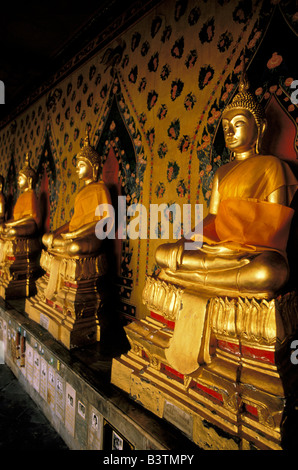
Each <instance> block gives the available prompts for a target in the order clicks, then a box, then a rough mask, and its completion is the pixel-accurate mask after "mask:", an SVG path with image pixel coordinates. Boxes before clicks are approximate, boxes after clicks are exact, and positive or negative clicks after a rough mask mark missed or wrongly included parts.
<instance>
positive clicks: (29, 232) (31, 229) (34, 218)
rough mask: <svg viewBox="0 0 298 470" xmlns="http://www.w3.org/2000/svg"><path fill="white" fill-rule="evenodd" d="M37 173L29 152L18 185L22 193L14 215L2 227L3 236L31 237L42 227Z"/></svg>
mask: <svg viewBox="0 0 298 470" xmlns="http://www.w3.org/2000/svg"><path fill="white" fill-rule="evenodd" d="M35 183H36V174H35V171H34V170H33V168H31V166H30V160H29V154H28V153H27V154H26V157H25V165H24V167H23V168H22V169H21V170H20V172H19V177H18V187H19V190H20V195H19V197H18V199H17V201H16V204H15V206H14V209H13V217H12V219H10V220H8V221H7V222H6V223H4V224H3V225H2V227H1V232H2V236H3V237H5V238H12V237H31V236H33V235H36V233H37V232H38V230H39V228H40V211H39V206H38V201H37V196H36V193H35V189H34V188H35Z"/></svg>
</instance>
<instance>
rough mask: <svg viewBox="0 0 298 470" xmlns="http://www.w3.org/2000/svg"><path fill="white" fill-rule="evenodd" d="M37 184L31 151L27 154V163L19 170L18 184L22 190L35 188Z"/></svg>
mask: <svg viewBox="0 0 298 470" xmlns="http://www.w3.org/2000/svg"><path fill="white" fill-rule="evenodd" d="M35 184H36V173H35V171H34V170H33V168H32V167H31V166H30V157H29V153H27V154H26V157H25V164H24V166H23V168H22V169H21V170H20V171H19V177H18V185H19V188H20V189H21V190H23V191H24V190H26V189H34V187H35Z"/></svg>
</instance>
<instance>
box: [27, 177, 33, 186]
mask: <svg viewBox="0 0 298 470" xmlns="http://www.w3.org/2000/svg"><path fill="white" fill-rule="evenodd" d="M27 182H28V187H29V188H30V189H32V187H33V178H32V176H27Z"/></svg>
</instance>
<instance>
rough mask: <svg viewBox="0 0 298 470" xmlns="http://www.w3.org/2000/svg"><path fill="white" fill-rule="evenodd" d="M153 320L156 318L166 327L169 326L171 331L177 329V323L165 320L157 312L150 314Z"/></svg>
mask: <svg viewBox="0 0 298 470" xmlns="http://www.w3.org/2000/svg"><path fill="white" fill-rule="evenodd" d="M150 316H151V318H154V319H155V320H157V321H160V322H161V323H163V324H164V325H167V326H168V327H169V328H170V329H171V330H174V328H175V322H174V321H171V320H167V319H166V318H164V317H163V316H162V315H159V314H158V313H155V312H150Z"/></svg>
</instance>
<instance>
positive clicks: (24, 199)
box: [13, 189, 41, 225]
mask: <svg viewBox="0 0 298 470" xmlns="http://www.w3.org/2000/svg"><path fill="white" fill-rule="evenodd" d="M23 217H32V218H33V219H34V220H35V222H36V224H37V225H39V224H40V220H41V219H40V210H39V205H38V201H37V197H36V194H35V191H34V190H33V189H30V190H28V191H24V192H23V193H22V194H21V195H20V196H19V197H18V199H17V202H16V204H15V206H14V209H13V219H14V220H19V219H22V218H23Z"/></svg>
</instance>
